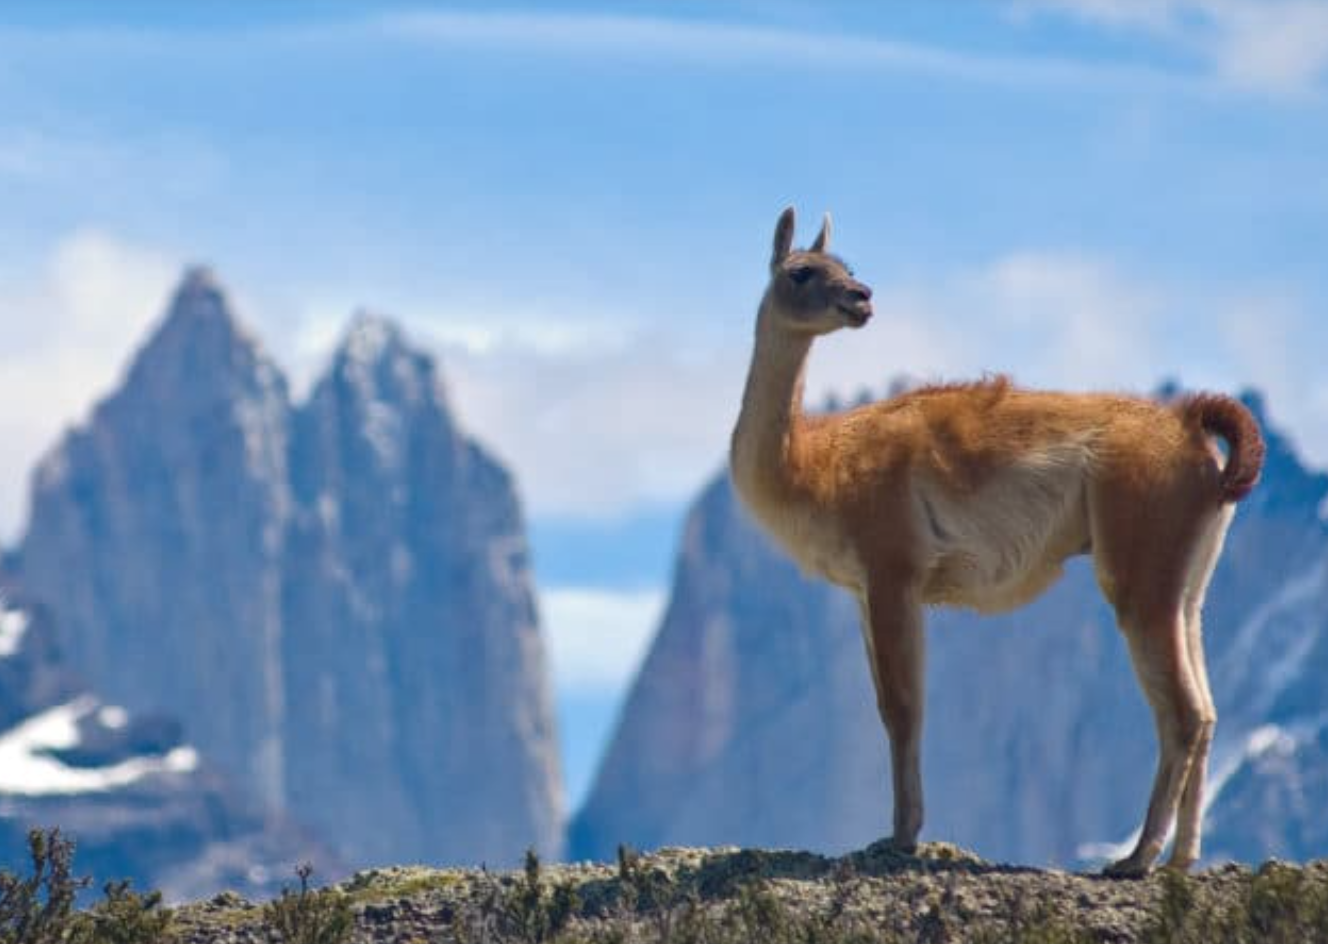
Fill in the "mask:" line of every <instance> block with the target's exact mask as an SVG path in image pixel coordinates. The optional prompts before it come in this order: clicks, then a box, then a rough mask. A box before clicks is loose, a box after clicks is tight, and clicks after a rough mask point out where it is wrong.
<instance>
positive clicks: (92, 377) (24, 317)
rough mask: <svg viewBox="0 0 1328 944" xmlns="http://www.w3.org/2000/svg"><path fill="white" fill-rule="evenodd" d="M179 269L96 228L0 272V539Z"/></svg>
mask: <svg viewBox="0 0 1328 944" xmlns="http://www.w3.org/2000/svg"><path fill="white" fill-rule="evenodd" d="M178 273H179V265H178V264H177V262H176V261H175V260H173V259H171V258H170V257H169V256H167V255H166V254H164V253H161V252H158V251H156V250H152V249H148V248H145V247H141V246H135V245H132V244H129V243H126V242H123V241H121V240H119V239H117V238H115V237H113V236H111V235H109V234H107V233H104V232H101V231H99V230H96V229H90V228H89V229H80V230H77V231H75V232H73V233H71V234H69V235H68V236H66V237H65V238H63V239H61V240H60V241H59V242H58V243H57V244H56V245H55V246H54V247H53V248H52V249H51V251H50V253H49V255H48V256H47V258H46V260H45V262H44V264H43V265H42V266H41V267H40V268H39V269H38V270H37V271H36V272H35V273H33V274H31V275H25V276H18V275H13V274H10V273H4V274H0V325H3V329H0V442H3V443H4V451H3V453H0V455H3V459H0V539H4V538H11V537H13V536H15V532H16V530H17V529H18V528H19V527H20V526H21V517H22V514H23V509H24V507H25V503H26V485H27V473H28V470H29V469H31V468H32V467H33V465H34V464H35V463H36V460H37V458H38V457H39V456H40V455H41V453H42V452H44V451H45V450H46V449H47V448H49V447H50V446H51V445H52V444H53V443H54V442H55V440H56V438H57V437H58V436H59V434H60V431H61V430H62V429H63V428H64V427H66V426H68V425H69V424H70V423H72V422H74V421H76V420H77V419H79V418H80V417H81V416H82V415H83V414H84V413H85V412H86V410H87V409H88V407H89V405H90V404H91V403H92V402H93V400H94V399H95V398H96V397H98V396H100V395H101V394H103V393H106V392H108V391H109V390H110V388H111V387H113V386H114V383H115V381H116V378H117V376H118V374H119V372H120V371H121V369H122V368H123V366H124V365H125V363H126V361H127V360H128V357H129V355H130V352H131V351H132V350H133V349H134V347H135V346H136V345H137V344H139V343H140V342H141V341H142V338H143V336H144V334H145V333H146V331H147V329H148V326H149V325H150V324H151V322H152V321H153V320H155V319H156V317H157V316H158V315H159V313H160V312H161V310H162V306H163V304H164V302H165V299H166V295H167V292H168V291H169V289H170V286H171V283H172V281H173V280H174V279H175V278H176V277H177V276H178Z"/></svg>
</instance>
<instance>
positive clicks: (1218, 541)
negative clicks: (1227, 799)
mask: <svg viewBox="0 0 1328 944" xmlns="http://www.w3.org/2000/svg"><path fill="white" fill-rule="evenodd" d="M1234 512H1235V506H1234V505H1228V506H1226V507H1224V508H1223V509H1222V510H1221V511H1220V512H1218V514H1217V515H1216V516H1215V517H1214V519H1213V523H1212V524H1211V525H1210V526H1209V527H1208V529H1207V532H1206V533H1205V534H1204V537H1203V540H1202V541H1201V543H1200V546H1199V548H1198V550H1197V551H1196V553H1195V557H1194V562H1193V566H1192V568H1191V570H1190V579H1189V580H1188V582H1187V583H1188V585H1187V587H1186V590H1185V609H1184V617H1185V645H1186V652H1187V653H1188V655H1189V659H1190V675H1191V677H1192V678H1193V679H1194V682H1195V684H1196V685H1197V686H1198V688H1199V695H1200V697H1201V698H1202V699H1203V702H1204V709H1205V711H1204V717H1205V723H1204V726H1203V729H1202V731H1201V732H1200V738H1199V747H1198V751H1197V752H1196V754H1195V757H1194V762H1193V764H1192V766H1191V767H1190V774H1189V776H1188V777H1186V778H1185V790H1184V792H1182V793H1181V797H1180V810H1179V812H1178V814H1177V822H1176V840H1175V842H1174V844H1173V846H1172V850H1171V858H1170V859H1169V860H1168V862H1167V866H1168V867H1169V868H1174V869H1179V870H1181V871H1184V870H1185V869H1188V868H1189V867H1190V866H1191V865H1193V864H1194V863H1195V862H1196V861H1198V859H1199V851H1200V849H1199V846H1200V832H1201V829H1202V826H1203V802H1204V781H1205V779H1206V778H1207V774H1208V752H1209V750H1210V748H1211V747H1212V743H1213V729H1214V728H1215V726H1216V724H1217V706H1216V705H1215V704H1214V703H1213V693H1212V690H1211V689H1210V688H1209V687H1208V666H1207V664H1206V662H1205V659H1204V648H1203V628H1202V622H1201V620H1202V610H1203V602H1204V597H1205V596H1206V595H1207V593H1208V582H1209V580H1210V579H1211V578H1212V576H1213V570H1214V569H1215V568H1216V567H1217V558H1218V556H1219V555H1220V554H1221V553H1222V543H1223V541H1224V540H1225V538H1226V532H1227V528H1228V527H1229V526H1230V524H1231V519H1232V516H1233V514H1234Z"/></svg>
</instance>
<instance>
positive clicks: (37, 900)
mask: <svg viewBox="0 0 1328 944" xmlns="http://www.w3.org/2000/svg"><path fill="white" fill-rule="evenodd" d="M28 854H29V856H30V858H31V860H32V871H31V874H29V875H28V876H27V877H26V878H20V877H19V876H17V875H14V874H13V873H11V872H7V871H0V944H62V942H64V941H67V940H69V939H70V937H71V935H72V933H73V930H74V928H73V925H74V917H75V912H74V902H75V900H76V899H77V898H78V893H79V892H80V891H82V890H83V889H84V888H86V887H87V886H88V884H89V879H86V878H75V877H74V874H73V862H74V844H73V842H71V841H70V840H68V839H66V838H65V837H64V836H62V835H61V834H60V830H59V829H50V830H41V829H34V830H32V831H31V832H29V833H28Z"/></svg>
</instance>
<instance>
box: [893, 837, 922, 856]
mask: <svg viewBox="0 0 1328 944" xmlns="http://www.w3.org/2000/svg"><path fill="white" fill-rule="evenodd" d="M885 845H886V848H888V849H889V850H890V851H891V852H902V853H904V854H905V855H916V854H917V851H918V841H917V840H916V839H898V838H896V837H894V836H890V837H889V838H887V839H886V840H885Z"/></svg>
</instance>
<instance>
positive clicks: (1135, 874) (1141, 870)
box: [1102, 856, 1151, 878]
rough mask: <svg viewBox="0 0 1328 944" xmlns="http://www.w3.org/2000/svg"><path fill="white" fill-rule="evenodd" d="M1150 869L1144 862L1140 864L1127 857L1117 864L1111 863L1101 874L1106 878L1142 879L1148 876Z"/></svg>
mask: <svg viewBox="0 0 1328 944" xmlns="http://www.w3.org/2000/svg"><path fill="white" fill-rule="evenodd" d="M1150 869H1151V867H1150V866H1149V865H1148V863H1146V862H1141V861H1139V860H1138V859H1136V858H1134V857H1133V856H1127V857H1126V858H1124V859H1121V860H1120V861H1119V862H1113V863H1111V864H1110V865H1109V866H1107V867H1106V868H1105V869H1103V870H1102V874H1103V875H1105V876H1106V877H1107V878H1144V877H1146V876H1147V875H1148V873H1149V871H1150Z"/></svg>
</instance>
